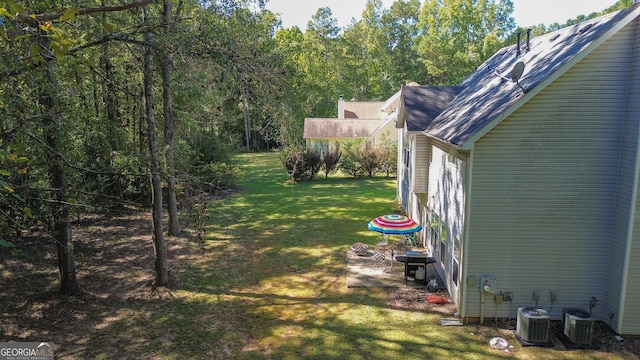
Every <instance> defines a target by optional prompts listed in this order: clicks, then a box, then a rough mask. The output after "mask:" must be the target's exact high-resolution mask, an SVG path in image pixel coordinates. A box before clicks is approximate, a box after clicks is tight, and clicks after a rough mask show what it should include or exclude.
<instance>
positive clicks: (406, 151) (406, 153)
mask: <svg viewBox="0 0 640 360" xmlns="http://www.w3.org/2000/svg"><path fill="white" fill-rule="evenodd" d="M403 144H404V146H403V147H402V160H403V161H404V167H405V168H407V169H408V168H409V164H410V163H411V137H409V135H408V134H405V136H404V142H403Z"/></svg>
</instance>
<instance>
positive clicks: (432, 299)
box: [427, 295, 449, 304]
mask: <svg viewBox="0 0 640 360" xmlns="http://www.w3.org/2000/svg"><path fill="white" fill-rule="evenodd" d="M427 301H428V302H429V304H446V303H448V302H449V300H447V299H446V298H443V297H442V296H440V295H429V296H427Z"/></svg>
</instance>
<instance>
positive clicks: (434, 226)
mask: <svg viewBox="0 0 640 360" xmlns="http://www.w3.org/2000/svg"><path fill="white" fill-rule="evenodd" d="M438 236H440V217H439V216H438V214H436V213H435V212H434V213H432V214H431V249H432V250H433V251H435V250H436V246H437V245H438Z"/></svg>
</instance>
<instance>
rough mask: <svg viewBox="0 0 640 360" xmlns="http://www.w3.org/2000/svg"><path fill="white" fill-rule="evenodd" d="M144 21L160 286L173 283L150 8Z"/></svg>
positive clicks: (155, 238) (156, 262)
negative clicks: (166, 234)
mask: <svg viewBox="0 0 640 360" xmlns="http://www.w3.org/2000/svg"><path fill="white" fill-rule="evenodd" d="M144 22H145V24H146V26H147V29H146V30H145V33H144V38H145V42H146V44H147V45H146V46H145V47H144V71H143V72H144V74H143V75H144V99H145V115H146V119H147V136H148V137H149V157H150V168H151V187H152V207H153V212H152V216H151V219H152V222H151V224H152V230H153V249H154V251H155V257H156V259H155V270H156V286H167V285H168V284H169V266H168V260H167V248H166V245H165V241H164V234H163V233H162V178H161V175H160V174H161V170H162V169H161V167H160V151H159V150H158V132H157V129H156V118H155V114H154V104H153V70H152V64H151V63H152V61H153V38H152V35H151V30H150V29H149V28H148V26H149V8H148V7H147V6H145V7H144Z"/></svg>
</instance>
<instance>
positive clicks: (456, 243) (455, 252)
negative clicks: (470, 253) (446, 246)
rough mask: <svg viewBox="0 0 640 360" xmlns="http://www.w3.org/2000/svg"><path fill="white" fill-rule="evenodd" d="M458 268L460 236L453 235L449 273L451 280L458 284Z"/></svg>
mask: <svg viewBox="0 0 640 360" xmlns="http://www.w3.org/2000/svg"><path fill="white" fill-rule="evenodd" d="M459 268H460V238H459V237H457V236H454V237H453V271H452V273H451V280H453V283H454V284H456V285H458V271H459Z"/></svg>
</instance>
